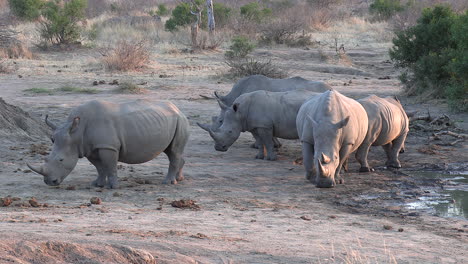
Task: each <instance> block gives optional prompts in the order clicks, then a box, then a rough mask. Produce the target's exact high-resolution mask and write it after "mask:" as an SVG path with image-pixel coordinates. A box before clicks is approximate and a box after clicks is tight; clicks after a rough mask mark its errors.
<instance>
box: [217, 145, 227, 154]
mask: <svg viewBox="0 0 468 264" xmlns="http://www.w3.org/2000/svg"><path fill="white" fill-rule="evenodd" d="M215 149H216V150H217V151H223V152H224V151H227V150H228V147H227V146H226V145H215Z"/></svg>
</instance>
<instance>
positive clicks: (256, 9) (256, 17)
mask: <svg viewBox="0 0 468 264" xmlns="http://www.w3.org/2000/svg"><path fill="white" fill-rule="evenodd" d="M240 13H241V16H242V18H244V19H247V20H250V21H255V22H257V23H263V22H265V21H266V20H267V19H269V18H270V17H271V14H272V11H271V9H269V8H261V7H260V5H259V4H258V3H257V2H252V3H249V4H246V5H243V6H241V8H240Z"/></svg>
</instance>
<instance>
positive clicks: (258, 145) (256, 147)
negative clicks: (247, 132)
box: [250, 134, 282, 149]
mask: <svg viewBox="0 0 468 264" xmlns="http://www.w3.org/2000/svg"><path fill="white" fill-rule="evenodd" d="M252 135H253V134H252ZM254 137H255V136H254ZM273 144H274V147H275V148H280V147H281V146H282V144H281V142H280V141H279V140H278V138H275V137H274V138H273ZM250 147H251V148H254V149H258V148H259V147H260V142H259V141H258V140H255V142H254V143H252V144H250Z"/></svg>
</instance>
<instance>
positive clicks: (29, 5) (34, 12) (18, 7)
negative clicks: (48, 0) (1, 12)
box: [8, 0, 44, 20]
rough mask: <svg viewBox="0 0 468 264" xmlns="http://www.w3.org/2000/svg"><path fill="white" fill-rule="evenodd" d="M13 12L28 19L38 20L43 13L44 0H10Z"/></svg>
mask: <svg viewBox="0 0 468 264" xmlns="http://www.w3.org/2000/svg"><path fill="white" fill-rule="evenodd" d="M8 3H9V4H10V10H11V12H12V13H13V14H14V15H15V16H17V17H19V18H21V19H26V20H36V19H37V18H38V17H39V16H40V15H41V12H40V10H41V8H42V6H43V5H44V1H43V0H8Z"/></svg>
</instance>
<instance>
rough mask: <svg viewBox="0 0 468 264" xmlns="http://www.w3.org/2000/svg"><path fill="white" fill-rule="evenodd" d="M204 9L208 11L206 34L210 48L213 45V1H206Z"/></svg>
mask: <svg viewBox="0 0 468 264" xmlns="http://www.w3.org/2000/svg"><path fill="white" fill-rule="evenodd" d="M206 8H207V10H208V12H207V13H208V32H209V38H210V44H211V46H214V45H215V39H214V36H215V19H214V12H213V0H206Z"/></svg>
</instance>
